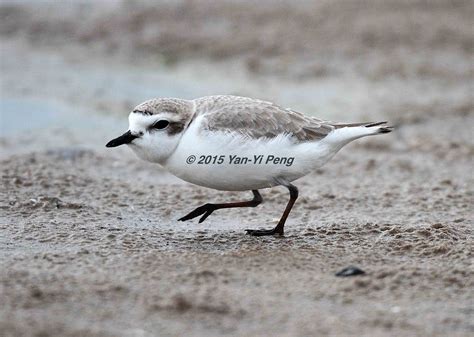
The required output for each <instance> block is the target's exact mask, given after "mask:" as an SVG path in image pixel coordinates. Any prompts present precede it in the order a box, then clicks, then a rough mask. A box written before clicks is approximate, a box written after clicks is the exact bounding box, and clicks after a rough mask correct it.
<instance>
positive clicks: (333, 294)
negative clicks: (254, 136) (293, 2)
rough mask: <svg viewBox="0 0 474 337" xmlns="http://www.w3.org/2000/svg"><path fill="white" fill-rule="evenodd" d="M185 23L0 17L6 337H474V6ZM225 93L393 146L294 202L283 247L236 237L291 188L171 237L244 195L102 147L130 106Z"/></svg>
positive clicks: (362, 155)
mask: <svg viewBox="0 0 474 337" xmlns="http://www.w3.org/2000/svg"><path fill="white" fill-rule="evenodd" d="M53 3H54V2H53ZM198 3H199V4H200V5H201V7H200V6H196V5H193V2H189V3H188V2H184V3H182V4H178V5H176V4H174V5H173V4H169V3H168V4H167V5H166V8H165V9H154V10H151V9H149V8H148V5H147V6H145V9H143V8H141V7H139V6H133V7H134V8H132V9H130V8H128V9H127V8H125V9H124V7H120V6H118V7H117V6H112V5H110V4H109V5H103V7H100V8H96V7H93V8H95V9H94V11H93V12H91V13H94V15H87V13H89V12H87V10H89V9H90V7H88V6H89V5H83V6H82V7H81V6H79V7H70V8H69V7H68V9H69V10H68V11H64V10H61V9H58V8H57V7H54V6H53V7H52V8H49V9H48V8H46V7H45V6H46V5H43V6H40V7H41V8H40V10H36V11H35V10H34V9H32V6H31V5H30V6H21V7H19V6H17V5H8V6H6V5H4V6H2V7H0V16H1V20H0V32H1V34H2V43H1V55H2V59H1V74H2V81H1V94H2V95H1V98H2V105H1V113H2V121H1V124H2V125H1V130H2V137H1V138H0V149H1V160H2V161H1V164H0V165H1V168H2V172H1V173H2V182H1V186H2V187H1V189H0V335H1V336H221V335H231V336H321V335H333V336H336V335H337V336H470V335H472V334H474V323H473V321H474V304H473V302H474V295H473V289H474V284H473V280H474V270H473V244H474V242H473V241H474V240H473V212H472V204H473V198H474V177H473V174H472V167H473V164H474V160H473V157H474V137H473V127H472V126H473V125H474V109H473V98H472V92H473V91H472V90H473V82H472V58H471V57H472V27H471V25H470V24H468V22H469V20H472V13H473V12H472V7H473V6H472V4H471V3H470V2H469V1H450V2H446V1H433V2H431V1H430V2H425V1H375V2H371V1H336V2H332V1H329V2H326V1H321V2H319V3H318V4H317V5H315V4H309V3H307V2H304V1H301V2H298V6H290V5H288V4H284V3H283V4H281V3H279V4H278V5H276V3H275V2H272V6H268V3H267V2H265V3H264V5H261V6H259V7H251V4H250V3H248V2H235V1H234V2H228V1H226V2H223V4H219V5H216V4H213V3H212V2H204V1H201V2H198ZM108 6H112V8H110V7H108ZM129 6H130V5H129ZM163 6H165V5H163ZM318 6H319V7H318ZM78 8H79V9H78ZM161 8H163V7H161ZM248 8H252V9H253V10H252V11H251V12H250V13H251V14H248V13H247V12H245V9H248ZM33 12H34V13H36V15H33V14H32V13H33ZM126 13H128V14H126ZM130 13H132V14H130ZM152 14H153V15H152ZM247 14H248V15H247ZM154 15H155V16H157V17H159V18H160V20H157V21H156V22H155V21H153V20H152V19H153V17H154ZM63 16H64V17H63ZM328 17H329V18H331V19H327V18H328ZM61 18H62V19H61ZM71 18H76V19H77V20H72V19H71ZM81 18H87V20H85V22H82V20H81ZM133 18H135V19H133ZM137 18H138V19H137ZM206 18H212V19H213V20H210V19H209V20H206ZM132 19H133V20H132ZM282 20H283V22H284V23H285V22H286V23H291V24H285V25H283V24H282ZM173 22H174V25H173V24H172V23H173ZM133 23H135V25H134V24H133ZM178 23H182V25H179V24H178ZM137 25H138V26H137ZM183 27H184V28H183ZM189 27H194V28H195V29H194V30H193V31H192V32H193V34H191V36H190V37H189V36H187V35H186V34H183V30H184V31H185V32H189V29H187V30H186V29H185V28H189ZM351 27H352V28H351ZM99 28H100V29H99ZM236 31H239V32H241V33H240V35H239V37H238V38H236V39H234V40H230V38H231V37H232V36H233V34H235V32H236ZM117 32H118V34H117ZM144 32H145V33H144ZM157 32H161V33H157ZM312 33H314V35H312ZM119 36H122V39H121V38H119ZM123 36H127V37H129V38H130V39H124V38H123ZM140 37H141V40H140ZM298 37H299V38H298ZM174 39H176V40H177V41H178V42H179V43H178V42H174V43H172V42H173V41H175V40H174ZM124 41H125V42H124ZM231 42H232V43H231ZM264 42H265V43H269V44H271V45H270V46H267V47H265V46H263V45H262V43H264ZM270 42H271V43H270ZM140 43H141V44H142V45H140ZM155 43H156V44H157V45H159V46H160V48H157V47H156V46H155V48H151V47H150V48H145V46H153V45H154V44H155ZM101 44H103V45H105V46H109V48H105V49H102V48H101V47H100V45H101ZM110 46H112V47H110ZM140 46H141V47H142V48H139V49H135V50H134V51H135V52H136V53H137V55H139V56H140V60H141V61H140V62H138V61H137V60H136V59H135V60H134V62H133V64H132V63H130V61H129V59H130V57H131V55H132V54H133V53H131V52H130V48H131V47H135V48H137V47H140ZM255 46H259V48H257V47H255ZM272 46H273V47H272ZM102 47H104V46H102ZM260 47H261V48H260ZM160 50H161V51H162V53H161V54H160V60H161V61H160V62H161V63H156V61H152V59H153V58H156V54H157V53H160ZM216 50H217V52H216ZM216 54H217V55H218V57H217V59H218V60H217V59H216ZM135 57H136V56H135ZM170 59H171V61H172V62H171V63H172V64H170ZM163 62H164V63H163ZM310 69H313V70H314V71H313V72H311V71H310ZM203 73H205V74H206V76H205V78H204V79H203V78H202V74H203ZM216 93H237V94H243V95H251V96H256V97H263V98H266V99H271V100H273V101H276V102H278V103H281V104H284V105H286V106H291V107H293V108H297V109H299V110H301V111H304V112H306V113H313V114H316V115H318V116H319V117H322V118H327V119H338V120H344V121H358V120H366V119H370V120H378V119H389V120H391V121H392V122H393V123H395V124H396V125H398V127H397V130H396V132H394V133H391V134H389V135H385V136H381V137H376V138H371V139H366V140H362V141H358V142H355V143H353V144H350V145H349V146H347V147H346V148H344V149H343V150H342V151H341V152H340V153H339V154H338V155H337V156H336V157H335V158H334V159H333V161H331V162H330V163H329V164H327V166H325V167H324V168H322V169H320V170H318V171H316V172H314V173H313V174H311V175H309V176H307V177H305V178H303V179H301V180H299V181H297V182H296V185H297V186H298V187H299V188H300V198H299V200H298V202H297V203H296V206H295V208H294V210H293V212H292V213H291V216H290V219H289V221H288V222H287V232H286V233H287V234H286V236H285V237H284V238H273V237H259V238H256V237H249V236H246V235H245V234H244V229H246V228H256V227H264V228H268V227H271V226H273V225H274V223H275V222H276V221H277V220H278V218H279V216H280V214H281V212H282V211H283V208H284V205H285V203H286V201H287V197H288V196H287V192H286V191H285V190H284V189H283V188H274V189H271V190H264V191H262V195H263V197H264V200H265V202H264V204H263V205H261V206H259V207H257V208H255V209H240V210H220V211H217V212H215V213H214V214H213V215H212V216H210V217H209V218H208V220H206V221H205V222H204V223H202V224H198V223H197V221H194V222H193V221H191V222H187V223H181V222H177V221H176V219H177V218H179V217H181V216H183V215H184V214H186V213H187V212H189V211H191V210H192V209H194V208H195V207H197V206H199V205H201V204H203V203H206V202H213V201H215V202H223V201H231V200H241V199H245V198H249V197H251V194H250V193H236V192H217V191H213V190H208V189H205V188H200V187H196V186H192V185H190V184H186V183H184V182H181V181H179V180H178V179H176V178H173V177H171V176H170V175H168V174H167V173H166V172H164V171H163V170H162V169H160V168H159V167H158V166H156V165H151V164H148V163H145V162H142V161H139V160H138V159H136V158H135V157H134V156H133V154H131V153H130V151H128V149H126V148H118V149H114V150H113V151H112V150H106V149H105V148H104V144H105V142H106V141H108V140H109V138H112V137H114V136H116V135H118V133H119V132H120V131H123V130H125V128H126V115H127V111H128V110H129V109H131V108H132V107H133V105H135V104H137V103H139V102H140V101H141V100H143V99H146V98H149V97H153V96H180V97H196V96H200V95H205V94H216ZM38 109H39V110H38ZM32 110H33V111H32ZM37 111H39V112H37ZM104 112H107V113H104ZM25 124H27V125H25ZM349 265H355V266H358V267H359V268H361V269H363V270H364V271H365V272H366V274H365V275H362V276H356V277H349V278H338V277H335V275H334V274H335V273H336V272H337V271H339V270H340V269H342V268H344V267H347V266H349Z"/></svg>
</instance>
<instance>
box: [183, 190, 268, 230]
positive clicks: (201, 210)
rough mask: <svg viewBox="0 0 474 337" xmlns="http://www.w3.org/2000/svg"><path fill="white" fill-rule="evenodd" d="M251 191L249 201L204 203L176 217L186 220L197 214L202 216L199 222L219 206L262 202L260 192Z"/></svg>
mask: <svg viewBox="0 0 474 337" xmlns="http://www.w3.org/2000/svg"><path fill="white" fill-rule="evenodd" d="M252 193H253V199H252V200H249V201H240V202H229V203H225V204H205V205H202V206H200V207H198V208H196V209H195V210H194V211H192V212H191V213H189V214H187V215H185V216H183V217H182V218H181V219H178V221H186V220H190V219H194V218H195V217H197V216H200V215H202V217H201V218H200V219H199V223H201V222H203V221H204V220H206V218H207V217H208V216H209V215H211V214H212V212H214V211H215V210H216V209H221V208H234V207H256V206H258V205H259V204H260V203H261V202H262V200H263V199H262V196H261V195H260V192H258V190H252Z"/></svg>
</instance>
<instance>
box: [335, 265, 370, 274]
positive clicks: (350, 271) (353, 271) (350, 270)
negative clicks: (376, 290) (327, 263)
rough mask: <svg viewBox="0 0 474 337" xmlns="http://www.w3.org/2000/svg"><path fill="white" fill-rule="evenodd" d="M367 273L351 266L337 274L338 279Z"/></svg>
mask: <svg viewBox="0 0 474 337" xmlns="http://www.w3.org/2000/svg"><path fill="white" fill-rule="evenodd" d="M364 274H365V271H363V270H362V269H360V268H357V267H354V266H349V267H346V268H344V269H342V270H340V271H338V272H337V273H336V276H338V277H349V276H357V275H364Z"/></svg>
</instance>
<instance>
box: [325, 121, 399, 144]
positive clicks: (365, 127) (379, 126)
mask: <svg viewBox="0 0 474 337" xmlns="http://www.w3.org/2000/svg"><path fill="white" fill-rule="evenodd" d="M386 124H387V122H377V123H357V124H340V125H335V126H336V129H335V130H334V131H332V132H331V133H330V134H329V135H328V136H327V137H326V138H325V140H327V141H328V142H331V143H334V144H340V145H341V146H344V145H345V144H347V143H349V142H351V141H353V140H356V139H358V138H361V137H365V136H373V135H378V134H383V133H389V132H391V131H392V130H393V127H392V126H387V125H386Z"/></svg>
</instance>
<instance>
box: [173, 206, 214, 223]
mask: <svg viewBox="0 0 474 337" xmlns="http://www.w3.org/2000/svg"><path fill="white" fill-rule="evenodd" d="M215 210H216V207H215V206H214V205H213V204H205V205H202V206H200V207H198V208H196V209H195V210H194V211H192V212H191V213H189V214H186V215H185V216H183V217H182V218H179V219H178V221H187V220H191V219H194V218H195V217H198V216H200V215H202V217H201V218H200V219H199V223H201V222H203V221H204V220H206V218H207V217H208V216H209V215H211V214H212V212H214V211H215Z"/></svg>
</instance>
